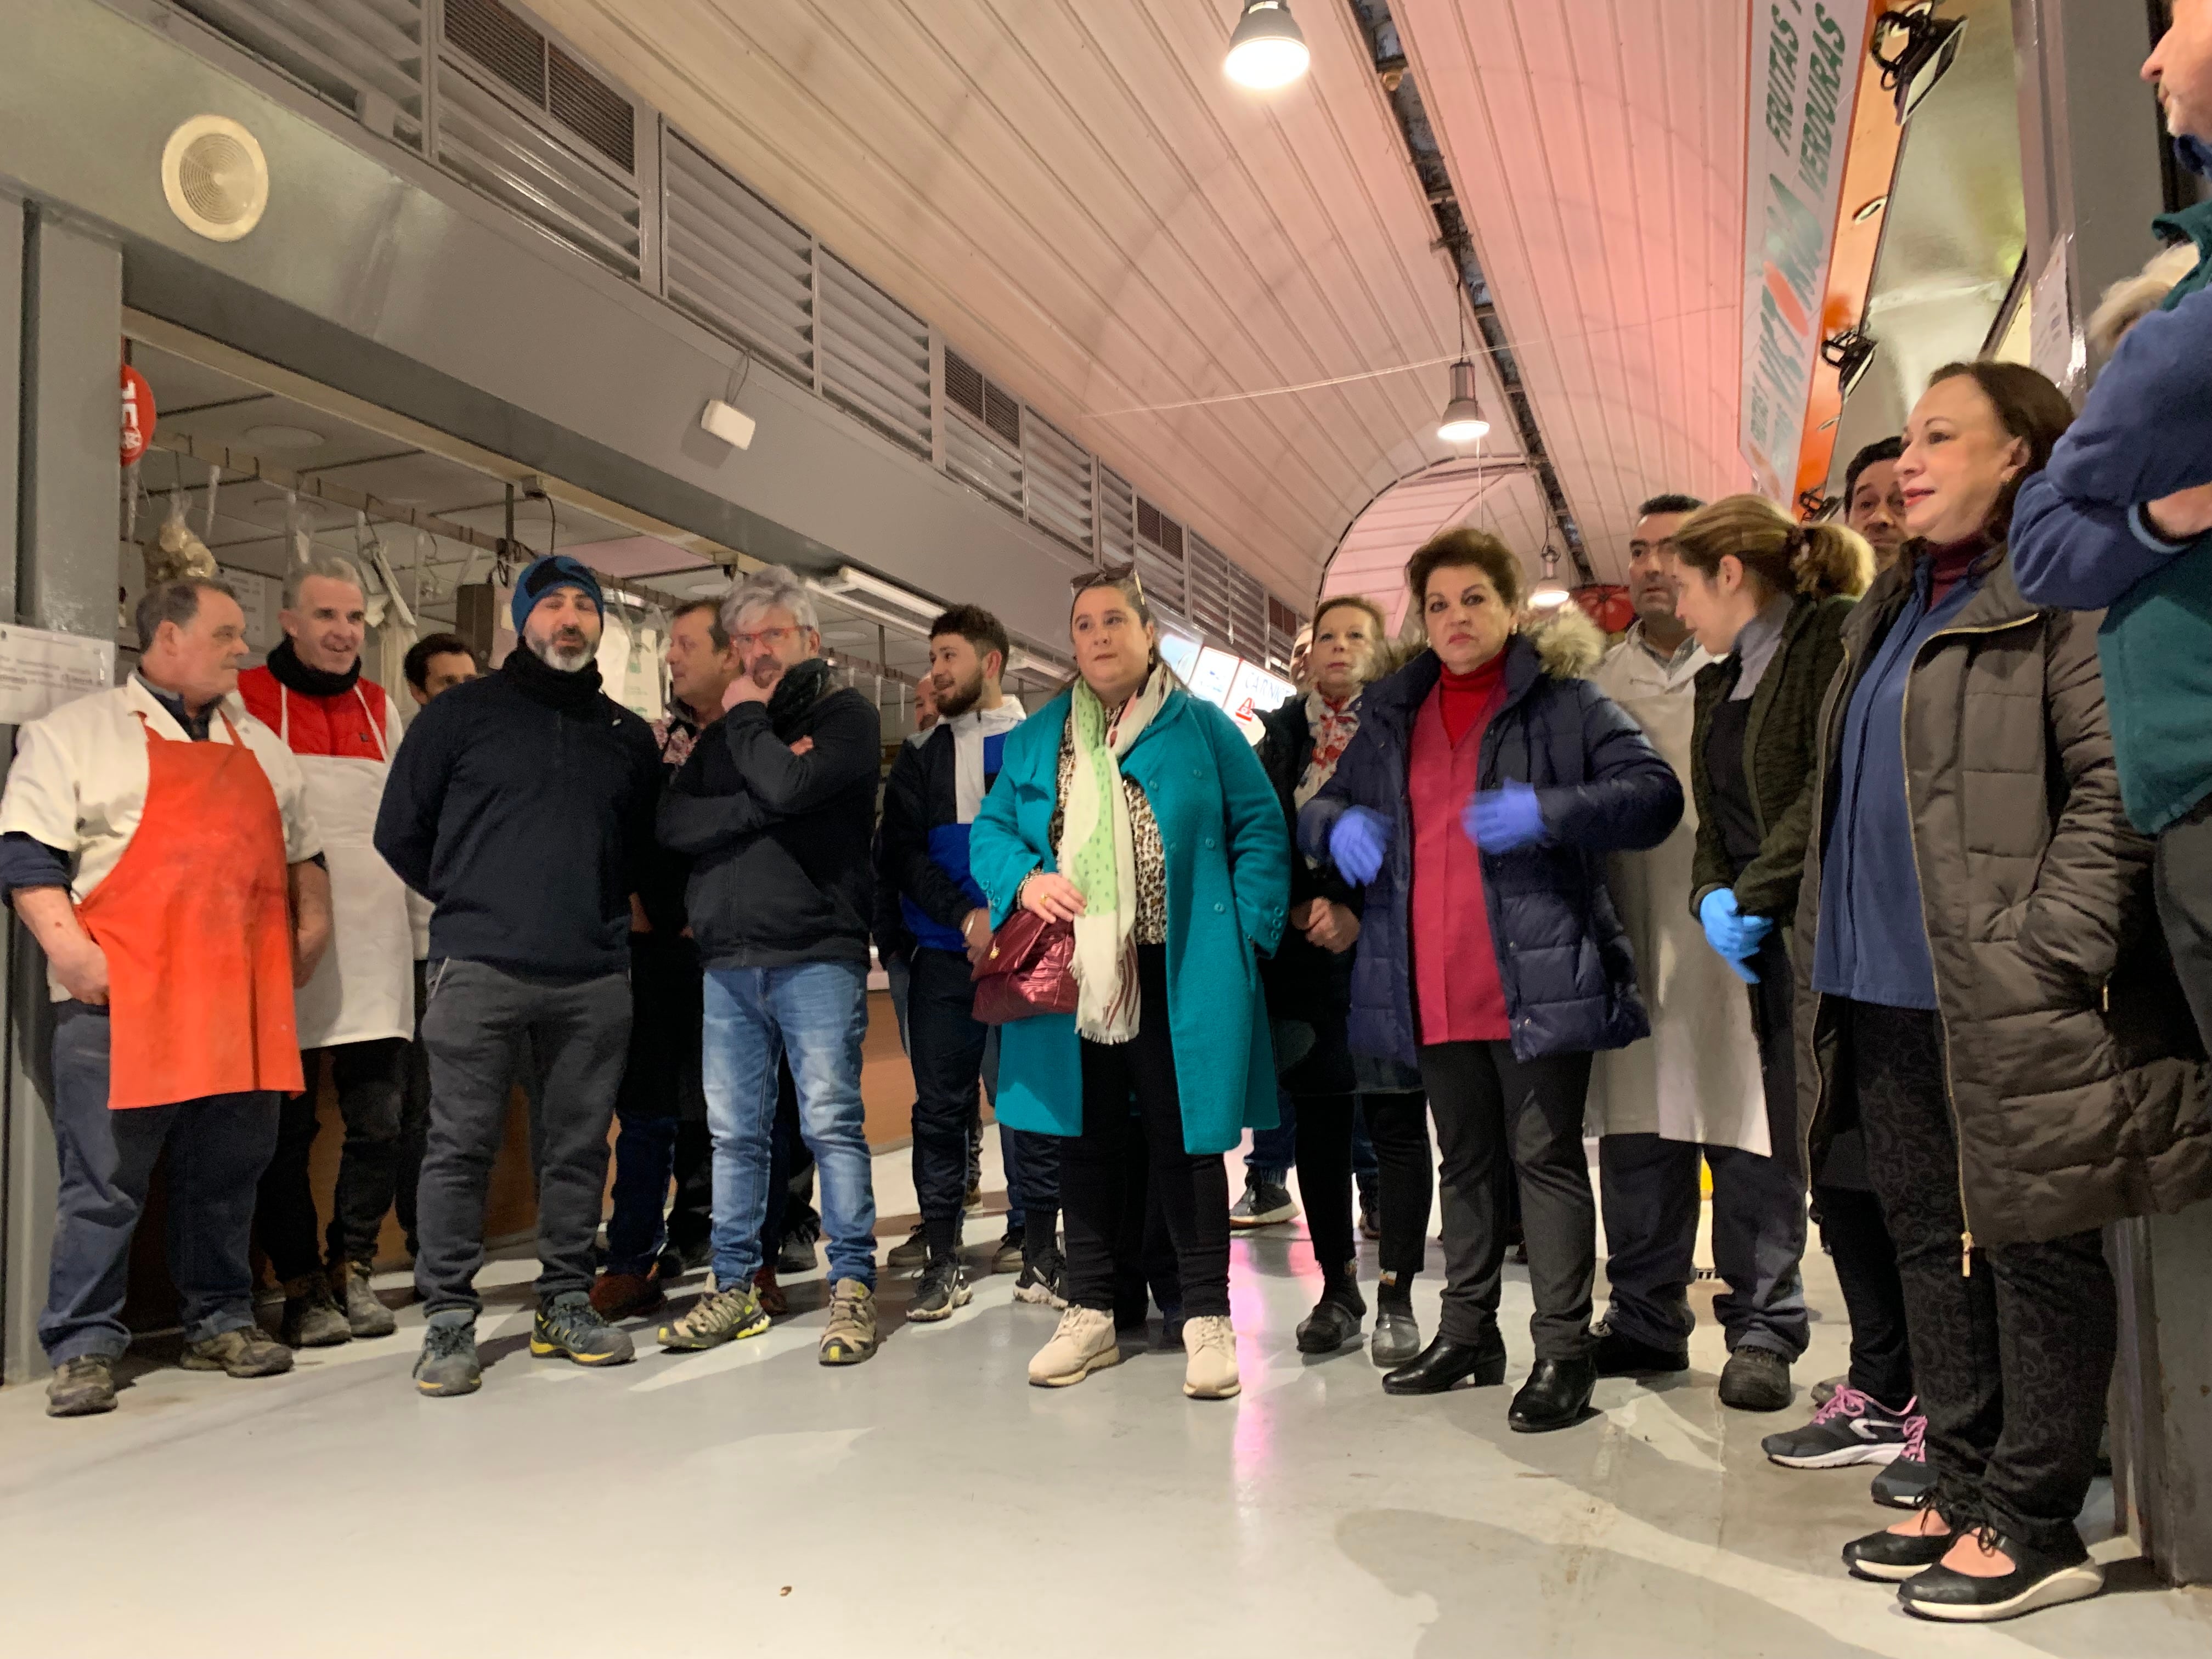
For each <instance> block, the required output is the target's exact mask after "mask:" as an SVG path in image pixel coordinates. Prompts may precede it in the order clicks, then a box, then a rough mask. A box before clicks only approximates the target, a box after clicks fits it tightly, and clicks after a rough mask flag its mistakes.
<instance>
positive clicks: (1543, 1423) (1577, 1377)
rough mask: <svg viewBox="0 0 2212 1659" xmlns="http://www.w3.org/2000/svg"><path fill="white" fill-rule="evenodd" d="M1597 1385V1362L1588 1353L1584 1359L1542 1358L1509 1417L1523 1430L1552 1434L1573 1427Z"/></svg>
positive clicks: (1514, 1402)
mask: <svg viewBox="0 0 2212 1659" xmlns="http://www.w3.org/2000/svg"><path fill="white" fill-rule="evenodd" d="M1596 1386H1597V1366H1596V1364H1595V1363H1594V1362H1593V1361H1592V1360H1590V1359H1589V1358H1588V1357H1587V1356H1585V1357H1584V1358H1580V1359H1540V1360H1538V1361H1537V1362H1536V1369H1535V1370H1532V1371H1530V1372H1529V1373H1528V1381H1527V1382H1526V1383H1522V1385H1521V1392H1520V1393H1518V1394H1516V1395H1514V1396H1513V1405H1512V1407H1511V1408H1510V1410H1508V1411H1507V1412H1506V1413H1505V1420H1506V1422H1507V1423H1508V1424H1510V1425H1511V1426H1512V1427H1513V1428H1514V1429H1516V1430H1517V1431H1519V1432H1521V1433H1522V1434H1548V1433H1549V1432H1550V1431H1552V1430H1553V1429H1568V1428H1572V1427H1573V1426H1574V1425H1576V1424H1577V1423H1579V1422H1581V1421H1582V1420H1583V1413H1586V1412H1588V1411H1589V1401H1590V1390H1591V1389H1595V1387H1596Z"/></svg>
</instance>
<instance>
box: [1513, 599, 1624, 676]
mask: <svg viewBox="0 0 2212 1659" xmlns="http://www.w3.org/2000/svg"><path fill="white" fill-rule="evenodd" d="M1521 632H1522V634H1523V635H1526V636H1527V638H1528V643H1529V644H1531V645H1533V646H1534V647H1536V660H1537V661H1539V662H1541V663H1542V664H1543V665H1544V671H1545V672H1546V673H1547V674H1549V675H1550V676H1551V677H1552V678H1553V679H1555V680H1586V679H1588V678H1589V677H1590V673H1591V671H1592V670H1594V669H1595V668H1596V666H1597V665H1598V664H1599V663H1601V662H1602V661H1603V660H1604V659H1605V631H1604V630H1603V629H1601V628H1600V627H1599V626H1598V625H1597V624H1596V623H1595V622H1592V621H1591V620H1590V617H1589V612H1588V611H1584V610H1583V608H1582V606H1580V605H1577V604H1575V603H1574V601H1573V600H1571V599H1570V600H1569V601H1568V602H1567V603H1566V604H1565V605H1559V606H1557V607H1555V608H1554V609H1553V610H1550V611H1532V612H1530V613H1529V617H1528V621H1526V622H1524V623H1522V624H1521Z"/></svg>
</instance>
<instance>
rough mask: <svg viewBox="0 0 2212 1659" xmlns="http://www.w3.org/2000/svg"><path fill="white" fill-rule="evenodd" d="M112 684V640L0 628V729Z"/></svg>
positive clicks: (21, 722) (30, 629) (28, 629)
mask: <svg viewBox="0 0 2212 1659" xmlns="http://www.w3.org/2000/svg"><path fill="white" fill-rule="evenodd" d="M112 684H115V641H112V640H94V639H88V638H87V637H86V636H85V635H82V634H56V633H51V632H49V631H48V630H46V629H43V628H17V627H15V626H13V625H9V626H6V627H0V726H22V725H26V724H27V723H28V722H30V721H32V720H36V719H38V718H39V716H40V715H41V714H49V713H51V712H52V711H53V710H54V709H57V708H60V707H61V706H62V705H63V704H64V703H65V702H76V700H77V699H78V698H79V697H88V696H91V695H92V694H93V693H94V692H95V691H105V690H107V688H108V687H109V686H111V685H112Z"/></svg>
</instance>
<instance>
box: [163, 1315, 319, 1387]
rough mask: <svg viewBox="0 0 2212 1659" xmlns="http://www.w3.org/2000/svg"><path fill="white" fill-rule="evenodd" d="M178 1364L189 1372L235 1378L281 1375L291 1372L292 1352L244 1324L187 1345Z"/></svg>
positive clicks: (263, 1333) (253, 1327) (264, 1332)
mask: <svg viewBox="0 0 2212 1659" xmlns="http://www.w3.org/2000/svg"><path fill="white" fill-rule="evenodd" d="M177 1364H179V1365H180V1366H182V1367H183V1368H184V1369H185V1370H188V1371H228V1373H229V1374H230V1375H231V1376H283V1374H284V1373H285V1372H286V1371H289V1370H291V1369H292V1351H291V1349H289V1348H288V1347H286V1346H284V1345H283V1343H282V1342H276V1341H272V1340H270V1336H269V1334H268V1333H267V1332H266V1331H264V1330H263V1329H262V1328H261V1327H260V1326H258V1325H241V1326H240V1328H238V1329H236V1330H234V1331H225V1332H224V1333H223V1334H222V1335H221V1336H211V1337H210V1338H208V1340H206V1341H204V1342H187V1343H185V1352H184V1353H183V1354H182V1356H180V1357H179V1359H178V1361H177Z"/></svg>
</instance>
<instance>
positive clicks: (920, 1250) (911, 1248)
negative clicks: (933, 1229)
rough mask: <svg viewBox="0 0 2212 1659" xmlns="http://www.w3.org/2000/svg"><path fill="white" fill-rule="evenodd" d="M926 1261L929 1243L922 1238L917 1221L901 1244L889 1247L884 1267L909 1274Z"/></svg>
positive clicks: (919, 1224)
mask: <svg viewBox="0 0 2212 1659" xmlns="http://www.w3.org/2000/svg"><path fill="white" fill-rule="evenodd" d="M928 1260H929V1241H928V1240H927V1238H925V1237H922V1230H921V1223H920V1222H919V1221H917V1222H915V1224H914V1231H912V1232H910V1233H908V1235H907V1236H906V1240H905V1242H904V1243H899V1244H894V1245H892V1246H891V1248H890V1255H886V1256H885V1257H884V1266H885V1267H890V1268H891V1269H893V1270H894V1271H896V1272H898V1273H911V1272H913V1271H914V1270H915V1268H917V1267H921V1265H922V1263H923V1262H925V1261H928Z"/></svg>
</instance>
